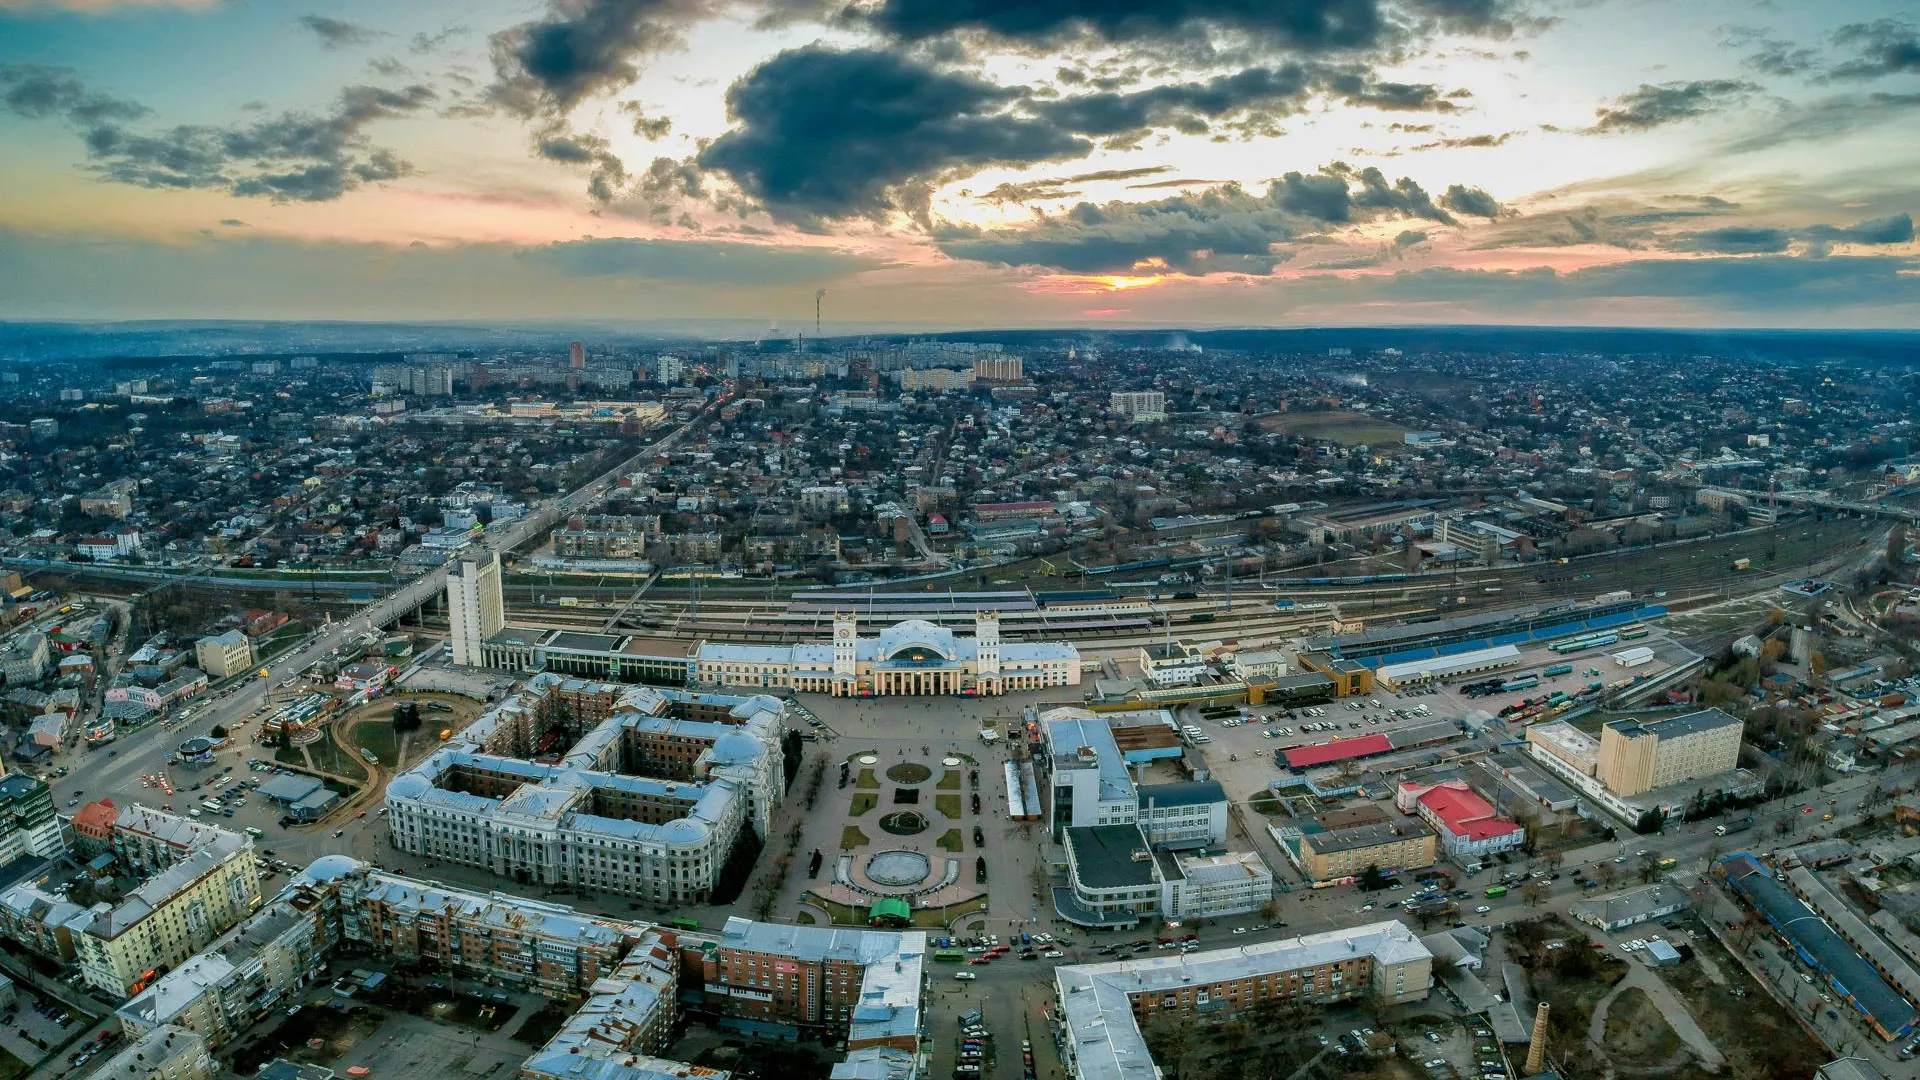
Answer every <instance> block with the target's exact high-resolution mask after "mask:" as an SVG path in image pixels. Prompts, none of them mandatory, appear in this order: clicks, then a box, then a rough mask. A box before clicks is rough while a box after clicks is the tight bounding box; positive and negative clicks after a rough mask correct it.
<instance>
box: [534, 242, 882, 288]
mask: <svg viewBox="0 0 1920 1080" xmlns="http://www.w3.org/2000/svg"><path fill="white" fill-rule="evenodd" d="M736 231H744V230H736ZM519 258H521V259H522V260H524V261H526V262H529V263H535V264H538V265H541V266H547V267H551V268H553V269H555V270H558V271H560V272H561V273H563V274H567V275H569V276H572V277H630V278H638V279H648V280H669V281H676V282H682V283H689V284H696V285H737V286H745V287H750V288H751V287H759V286H779V285H799V284H806V283H810V282H818V281H823V280H830V279H834V278H841V277H846V276H847V275H849V274H857V273H860V272H862V271H865V270H877V269H880V268H882V267H884V266H886V265H887V264H886V263H884V262H881V261H880V260H878V259H873V258H869V257H867V256H865V255H857V254H853V253H851V252H845V251H834V250H830V249H827V248H809V247H792V246H786V247H767V246H764V245H760V244H749V243H741V242H735V241H725V240H701V241H687V240H630V239H617V238H609V239H600V240H572V241H563V242H560V243H554V244H548V245H547V246H545V247H539V248H531V249H529V250H527V251H524V252H522V253H521V254H520V256H519Z"/></svg>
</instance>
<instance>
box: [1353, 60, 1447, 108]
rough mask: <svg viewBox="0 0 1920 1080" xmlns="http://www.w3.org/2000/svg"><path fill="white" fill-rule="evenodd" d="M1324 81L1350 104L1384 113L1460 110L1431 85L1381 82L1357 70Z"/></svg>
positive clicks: (1445, 95) (1367, 73)
mask: <svg viewBox="0 0 1920 1080" xmlns="http://www.w3.org/2000/svg"><path fill="white" fill-rule="evenodd" d="M1323 79H1324V85H1325V87H1326V88H1327V89H1328V90H1330V91H1332V92H1333V93H1335V94H1338V95H1339V96H1341V97H1342V98H1344V99H1345V100H1346V102H1347V104H1349V105H1360V106H1364V107H1368V108H1374V109H1379V110H1381V111H1383V112H1453V111H1454V110H1456V109H1458V108H1459V107H1460V106H1458V105H1456V104H1454V102H1453V101H1452V100H1450V97H1451V95H1448V94H1444V93H1442V92H1441V90H1440V88H1439V87H1437V86H1434V85H1433V84H1431V83H1400V82H1380V81H1378V80H1376V79H1375V78H1373V76H1372V74H1371V73H1369V72H1364V71H1358V70H1354V69H1347V70H1341V71H1329V72H1327V73H1326V74H1325V75H1324V76H1323Z"/></svg>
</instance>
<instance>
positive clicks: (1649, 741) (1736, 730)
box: [1593, 709, 1741, 797]
mask: <svg viewBox="0 0 1920 1080" xmlns="http://www.w3.org/2000/svg"><path fill="white" fill-rule="evenodd" d="M1740 732H1741V726H1740V721H1739V720H1738V719H1736V718H1734V717H1732V716H1729V715H1727V714H1726V713H1724V712H1721V711H1720V710H1719V709H1702V710H1701V711H1699V712H1692V713H1687V714H1686V715H1684V716H1676V717H1673V718H1672V719H1670V720H1659V721H1640V720H1631V719H1629V720H1615V721H1614V722H1613V723H1611V724H1608V725H1606V726H1605V727H1603V728H1601V729H1600V752H1599V755H1598V757H1597V758H1596V760H1595V763H1594V772H1593V775H1594V777H1595V778H1596V779H1598V780H1599V781H1600V782H1601V783H1603V784H1605V785H1606V786H1607V790H1609V791H1611V792H1613V793H1614V794H1615V795H1622V796H1627V797H1632V796H1634V795H1638V794H1641V793H1642V792H1646V791H1652V790H1654V789H1655V788H1663V787H1667V786H1668V785H1670V784H1679V783H1683V782H1685V781H1688V780H1697V779H1700V778H1701V777H1705V776H1717V775H1719V774H1721V773H1725V772H1732V771H1733V770H1734V769H1735V768H1736V767H1738V766H1739V764H1740Z"/></svg>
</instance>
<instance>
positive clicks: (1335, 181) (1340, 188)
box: [1267, 172, 1353, 224]
mask: <svg viewBox="0 0 1920 1080" xmlns="http://www.w3.org/2000/svg"><path fill="white" fill-rule="evenodd" d="M1267 195H1268V198H1270V199H1272V200H1273V201H1274V202H1276V203H1278V204H1279V206H1280V208H1281V209H1283V210H1285V211H1287V212H1288V213H1291V214H1297V215H1299V216H1301V217H1304V218H1310V219H1312V220H1314V221H1324V222H1327V223H1328V224H1341V223H1344V222H1346V221H1348V220H1350V219H1351V218H1352V216H1353V197H1352V196H1351V195H1350V194H1349V193H1348V191H1347V181H1346V179H1345V177H1341V176H1335V175H1333V174H1331V173H1326V172H1317V173H1312V174H1305V173H1299V172H1290V173H1288V174H1286V175H1285V176H1282V177H1281V178H1280V180H1279V182H1278V183H1276V184H1275V185H1274V186H1273V187H1272V188H1270V189H1269V190H1268V192H1267Z"/></svg>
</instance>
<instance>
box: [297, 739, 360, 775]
mask: <svg viewBox="0 0 1920 1080" xmlns="http://www.w3.org/2000/svg"><path fill="white" fill-rule="evenodd" d="M307 750H308V752H309V753H311V754H312V755H313V765H314V768H317V769H321V770H323V771H325V772H330V773H332V774H334V775H335V776H342V777H345V778H346V779H348V780H365V779H366V778H367V768H366V763H365V762H363V761H361V760H360V755H358V754H349V753H347V752H346V751H344V750H342V749H340V748H339V747H337V746H335V745H333V740H332V739H329V738H322V739H321V740H320V741H319V742H316V743H314V744H313V745H312V746H309V747H307Z"/></svg>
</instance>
